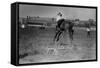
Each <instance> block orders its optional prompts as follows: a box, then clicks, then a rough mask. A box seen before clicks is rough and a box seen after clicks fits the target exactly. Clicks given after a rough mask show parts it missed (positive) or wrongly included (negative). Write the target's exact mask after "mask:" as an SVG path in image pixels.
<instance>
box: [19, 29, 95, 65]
mask: <svg viewBox="0 0 100 68" xmlns="http://www.w3.org/2000/svg"><path fill="white" fill-rule="evenodd" d="M74 30H75V31H74V35H73V38H74V39H73V41H70V38H69V34H68V32H66V33H64V35H63V36H64V38H61V39H60V40H59V42H57V43H54V42H53V38H54V36H55V29H54V28H46V29H40V28H36V27H27V28H25V29H21V28H20V29H19V57H20V58H19V63H20V64H23V63H39V62H58V61H76V60H92V59H96V32H95V30H94V31H91V36H90V37H88V36H87V32H86V30H85V29H82V28H78V27H75V28H74Z"/></svg>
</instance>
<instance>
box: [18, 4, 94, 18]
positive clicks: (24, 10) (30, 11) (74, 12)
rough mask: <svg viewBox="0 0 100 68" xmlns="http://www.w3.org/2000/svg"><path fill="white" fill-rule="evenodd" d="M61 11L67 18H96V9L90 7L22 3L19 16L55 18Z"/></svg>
mask: <svg viewBox="0 0 100 68" xmlns="http://www.w3.org/2000/svg"><path fill="white" fill-rule="evenodd" d="M58 12H61V13H62V14H63V17H64V18H66V19H80V20H88V19H94V20H95V18H96V10H95V9H90V8H76V7H57V6H40V5H20V6H19V17H27V16H32V17H34V16H40V17H51V18H55V17H56V15H57V13H58Z"/></svg>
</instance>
